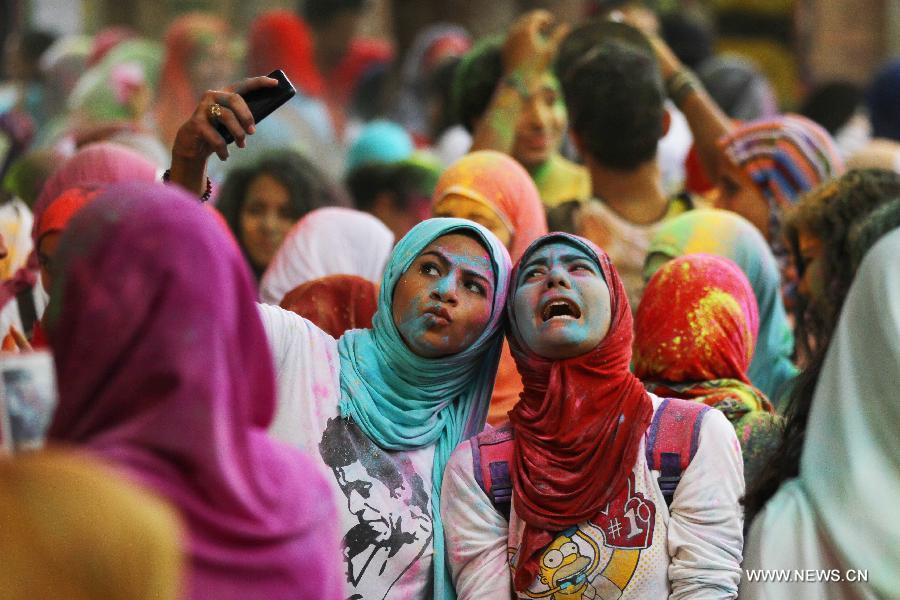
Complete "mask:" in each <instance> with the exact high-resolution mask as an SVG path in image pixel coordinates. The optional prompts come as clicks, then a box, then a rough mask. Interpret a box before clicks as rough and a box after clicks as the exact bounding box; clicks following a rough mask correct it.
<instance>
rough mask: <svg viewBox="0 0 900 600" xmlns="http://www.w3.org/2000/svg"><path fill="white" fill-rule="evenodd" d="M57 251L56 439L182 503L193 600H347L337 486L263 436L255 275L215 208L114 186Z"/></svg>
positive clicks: (270, 388)
mask: <svg viewBox="0 0 900 600" xmlns="http://www.w3.org/2000/svg"><path fill="white" fill-rule="evenodd" d="M59 257H60V263H59V265H60V269H61V271H60V273H61V275H60V278H59V281H60V282H61V283H60V284H58V285H59V287H58V289H57V290H55V292H56V293H55V294H54V297H53V298H52V300H51V304H54V303H55V306H54V307H51V308H50V309H49V311H50V314H49V318H48V328H49V337H50V339H51V343H52V346H53V350H54V354H55V358H56V370H57V377H58V381H59V389H60V402H59V407H58V409H57V412H56V415H55V417H54V421H53V423H52V425H51V427H50V431H49V434H48V438H49V439H51V440H54V441H58V442H67V443H70V444H76V445H80V446H83V447H85V448H87V449H88V450H90V451H92V452H93V453H95V454H97V455H99V456H101V457H103V458H105V459H107V460H109V461H110V462H111V463H113V464H116V465H118V466H120V467H121V468H122V469H123V470H124V471H125V472H126V473H129V474H130V475H132V476H133V477H134V478H135V479H136V480H137V481H139V482H140V483H143V484H144V485H146V486H147V487H149V488H152V489H153V490H155V491H156V492H158V493H159V494H160V495H162V496H163V497H165V498H166V499H168V500H169V501H170V502H171V503H172V504H173V505H174V506H175V507H176V508H178V509H179V510H180V512H181V515H182V517H183V518H184V521H185V523H186V524H187V526H188V533H189V539H188V555H189V557H190V570H189V573H188V589H189V597H191V598H216V599H231V598H234V599H237V598H267V599H272V598H276V599H278V598H284V599H287V598H291V599H296V598H317V599H319V598H328V599H337V598H342V597H343V594H342V591H343V577H342V573H341V568H340V559H339V557H340V550H339V541H338V536H337V533H336V529H335V525H336V523H337V516H336V511H335V506H334V505H333V504H332V495H331V492H330V491H329V488H328V484H327V481H326V479H325V478H324V476H323V475H322V474H321V472H320V470H319V467H317V466H316V463H315V462H314V461H313V460H312V459H311V458H309V457H307V456H306V455H304V454H301V453H300V452H297V451H295V450H293V449H290V448H288V447H286V446H283V445H281V444H279V443H278V442H275V441H273V440H272V439H271V438H269V437H268V435H267V433H266V428H267V427H268V425H269V424H270V423H271V421H272V418H273V415H274V412H275V380H274V374H273V367H272V359H271V356H270V354H269V347H268V344H267V342H266V337H265V333H264V331H263V328H262V324H261V323H260V320H259V316H258V313H257V308H256V305H255V303H254V292H253V287H252V284H251V277H250V274H249V272H248V271H247V267H246V266H245V264H244V260H243V258H242V257H241V256H240V254H239V253H238V251H237V249H236V248H235V246H234V245H233V244H232V243H231V242H230V241H229V240H228V239H227V237H226V236H225V234H224V232H223V231H222V228H221V227H220V226H219V225H218V224H216V223H215V222H214V221H213V219H212V217H211V216H210V214H209V213H208V211H206V210H204V209H203V208H202V207H201V206H200V205H198V204H197V202H196V201H195V200H193V199H192V198H191V197H190V196H188V195H187V194H185V193H184V192H181V191H179V190H176V189H174V188H168V187H164V186H161V185H145V184H128V185H116V186H110V187H109V188H108V189H107V191H106V192H105V193H104V194H102V195H101V196H100V197H98V198H97V199H96V200H95V201H93V202H92V203H91V204H89V205H88V206H86V207H85V208H84V209H83V210H82V211H81V212H79V214H78V215H76V216H75V218H74V219H73V220H72V222H71V223H70V225H69V227H68V229H67V230H66V233H65V234H64V236H63V241H62V242H61V244H60V249H59Z"/></svg>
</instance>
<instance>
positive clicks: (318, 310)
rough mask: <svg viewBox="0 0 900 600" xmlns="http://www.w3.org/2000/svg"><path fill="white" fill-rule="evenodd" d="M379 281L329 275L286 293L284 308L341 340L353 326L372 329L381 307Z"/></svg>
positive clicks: (352, 276)
mask: <svg viewBox="0 0 900 600" xmlns="http://www.w3.org/2000/svg"><path fill="white" fill-rule="evenodd" d="M377 304H378V300H377V292H376V289H375V284H374V283H372V282H371V281H369V280H368V279H363V278H362V277H357V276H356V275H329V276H328V277H322V278H320V279H313V280H312V281H307V282H306V283H303V284H301V285H299V286H297V287H295V288H294V289H293V290H291V291H290V292H288V293H287V294H285V296H284V300H282V301H281V308H283V309H285V310H290V311H293V312H295V313H297V314H298V315H300V316H301V317H305V318H307V319H309V320H310V321H312V322H313V323H314V324H315V325H316V326H317V327H319V329H321V330H322V331H324V332H325V333H327V334H328V335H330V336H331V337H333V338H335V339H337V338H339V337H341V336H342V335H344V332H345V331H348V330H350V329H371V328H372V316H373V315H374V314H375V309H376V308H377Z"/></svg>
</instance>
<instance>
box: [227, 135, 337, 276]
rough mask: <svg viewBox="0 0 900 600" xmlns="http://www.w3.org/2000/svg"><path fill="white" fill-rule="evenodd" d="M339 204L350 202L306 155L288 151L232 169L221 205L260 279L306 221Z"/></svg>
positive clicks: (239, 243) (242, 249)
mask: <svg viewBox="0 0 900 600" xmlns="http://www.w3.org/2000/svg"><path fill="white" fill-rule="evenodd" d="M339 204H344V202H342V199H341V197H340V195H339V194H338V193H337V190H336V188H335V186H334V185H333V184H332V183H331V182H329V181H328V180H327V179H326V177H325V175H323V174H322V173H321V172H320V171H319V170H318V169H317V168H316V167H315V166H314V165H313V164H312V163H311V162H310V161H309V160H307V159H306V158H304V157H303V156H301V155H300V154H297V153H296V152H290V151H284V150H282V151H280V152H277V153H274V152H273V153H271V154H267V155H265V156H263V157H262V158H260V160H259V161H258V162H257V163H256V164H255V165H250V166H245V167H237V168H235V169H232V170H231V171H230V172H229V174H228V178H227V179H226V180H225V183H224V184H223V186H222V189H221V191H220V192H219V199H218V202H217V204H216V207H217V208H218V209H219V211H220V212H221V213H222V216H224V217H225V221H226V222H227V223H228V227H230V228H231V231H232V233H234V237H235V238H236V239H237V241H238V245H239V246H240V247H241V251H242V252H243V253H244V257H245V258H246V259H247V262H248V263H249V264H250V267H251V268H252V269H253V274H254V275H256V278H257V280H258V279H259V278H260V277H262V274H263V272H265V270H266V267H268V266H269V263H270V262H271V261H272V258H273V257H274V256H275V252H276V251H277V250H278V248H279V247H281V243H282V242H283V241H284V238H285V236H286V235H287V232H288V231H289V230H290V229H291V227H292V226H293V225H294V223H296V222H297V221H299V220H300V217H302V216H303V215H305V214H306V213H308V212H310V211H312V210H315V209H316V208H321V207H323V206H334V205H339Z"/></svg>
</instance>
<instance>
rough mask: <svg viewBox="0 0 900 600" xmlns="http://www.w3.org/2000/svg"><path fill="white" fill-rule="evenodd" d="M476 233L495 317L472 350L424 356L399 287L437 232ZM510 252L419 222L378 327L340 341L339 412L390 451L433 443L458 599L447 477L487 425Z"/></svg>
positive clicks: (397, 264)
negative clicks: (397, 302)
mask: <svg viewBox="0 0 900 600" xmlns="http://www.w3.org/2000/svg"><path fill="white" fill-rule="evenodd" d="M452 233H468V234H474V235H475V236H476V237H477V238H478V239H479V240H481V243H482V245H483V246H484V247H485V248H486V249H487V250H488V253H489V254H490V257H491V266H492V268H493V272H494V278H495V285H494V297H493V305H492V310H491V318H490V321H489V322H488V325H487V327H485V330H484V331H483V332H482V334H481V336H479V337H478V339H477V340H476V341H475V342H474V343H473V344H472V345H471V346H469V348H467V349H465V350H463V351H462V352H459V353H457V354H453V355H451V356H444V357H440V358H424V357H421V356H419V355H417V354H415V353H413V352H412V351H411V350H410V349H409V348H408V347H407V346H406V344H405V343H404V342H403V338H402V337H401V336H400V332H399V331H398V330H397V327H396V325H395V324H394V319H393V317H392V314H393V296H394V287H395V286H396V285H397V282H398V281H399V280H400V277H401V276H402V275H403V273H405V272H406V270H407V269H408V268H409V267H410V265H411V264H412V263H413V261H415V259H416V258H417V257H418V256H419V254H420V253H421V252H422V250H424V249H425V248H426V247H427V246H428V245H429V244H431V243H432V242H433V241H434V240H436V239H437V238H439V237H441V236H444V235H449V234H452ZM510 269H511V264H510V259H509V253H508V252H507V251H506V248H505V247H504V246H503V244H501V243H500V240H498V239H497V238H496V237H495V236H494V235H493V234H492V233H490V232H489V231H488V230H487V229H485V228H484V227H482V226H480V225H478V224H476V223H473V222H472V221H466V220H463V219H429V220H427V221H423V222H422V223H419V224H418V225H416V226H415V227H413V228H412V229H411V230H410V231H409V233H407V234H406V235H405V236H404V237H403V239H401V240H400V242H399V243H398V244H397V245H396V246H395V247H394V251H393V253H392V254H391V257H390V259H389V261H388V264H387V267H386V268H385V271H384V277H383V279H382V282H381V289H380V291H379V298H378V310H377V311H376V313H375V316H374V317H373V319H372V329H357V330H352V331H349V332H347V333H346V334H344V335H343V336H342V337H341V338H340V340H339V341H338V354H339V356H340V361H341V369H340V378H341V399H340V402H339V404H338V410H339V411H340V414H341V416H344V417H350V418H352V419H353V421H354V422H355V423H356V424H357V425H358V426H359V427H360V428H361V429H362V430H363V431H364V432H365V433H366V435H367V436H368V437H369V438H370V439H371V440H372V441H373V442H375V443H376V444H378V446H380V447H381V448H384V449H385V450H394V451H397V450H415V449H417V448H425V447H428V446H431V445H433V444H434V445H435V446H436V447H435V451H434V466H433V470H432V476H431V479H432V481H431V507H432V518H433V520H434V597H435V598H436V599H437V598H439V599H441V600H443V599H446V598H453V597H455V593H454V591H453V585H452V583H451V580H450V577H449V572H448V570H447V565H446V560H445V556H444V528H443V524H442V522H441V510H440V505H441V480H442V479H443V475H444V467H445V466H446V465H447V461H448V460H449V459H450V454H451V452H453V449H454V448H455V447H456V446H457V445H458V444H459V443H460V442H462V441H463V440H465V439H468V438H469V437H471V436H473V435H475V434H476V433H478V432H480V431H481V430H482V429H483V428H484V422H485V419H486V418H487V412H488V406H489V405H490V400H491V392H492V390H493V387H494V377H495V376H496V374H497V365H498V364H499V362H500V350H501V348H502V345H503V325H504V315H505V311H504V308H505V304H506V294H507V290H508V287H509V273H510Z"/></svg>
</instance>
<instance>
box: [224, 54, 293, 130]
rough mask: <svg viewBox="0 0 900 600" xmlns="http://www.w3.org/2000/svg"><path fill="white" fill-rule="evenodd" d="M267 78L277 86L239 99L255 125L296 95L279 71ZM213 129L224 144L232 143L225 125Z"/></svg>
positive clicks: (288, 81) (256, 90) (253, 92)
mask: <svg viewBox="0 0 900 600" xmlns="http://www.w3.org/2000/svg"><path fill="white" fill-rule="evenodd" d="M268 77H271V78H272V79H277V80H278V85H276V86H274V87H267V88H259V89H255V90H252V91H250V92H247V93H246V94H241V97H242V98H243V99H244V102H246V103H247V107H248V108H249V109H250V113H251V114H252V115H253V121H254V122H255V123H256V124H257V125H258V124H259V122H260V121H262V120H263V119H265V118H266V117H268V116H269V115H271V114H272V113H273V112H274V111H275V109H276V108H278V107H279V106H281V105H282V104H284V103H285V102H287V101H288V100H290V99H291V98H293V97H294V95H295V94H296V93H297V90H296V89H294V85H293V84H292V83H291V81H290V79H288V78H287V75H285V74H284V71H282V70H281V69H276V70H275V71H272V72H271V73H269V75H268ZM215 127H216V131H218V132H219V135H221V136H222V137H223V138H225V143H226V144H230V143H231V142H233V141H234V136H233V135H231V132H230V131H228V128H227V127H225V125H223V124H222V123H216V124H215Z"/></svg>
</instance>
